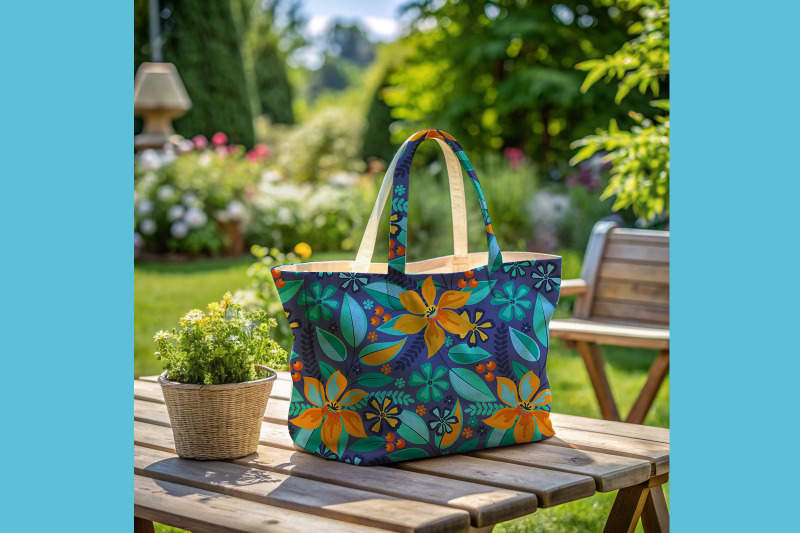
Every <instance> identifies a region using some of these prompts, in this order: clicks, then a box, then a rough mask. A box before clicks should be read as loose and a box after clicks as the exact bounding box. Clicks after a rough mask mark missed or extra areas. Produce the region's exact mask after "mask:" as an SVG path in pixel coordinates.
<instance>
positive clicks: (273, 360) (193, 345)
mask: <svg viewBox="0 0 800 533" xmlns="http://www.w3.org/2000/svg"><path fill="white" fill-rule="evenodd" d="M180 326H181V327H180V329H179V330H177V329H173V330H172V331H170V332H167V331H159V332H158V333H156V335H155V342H156V346H157V348H158V351H156V352H155V355H156V357H157V358H158V359H159V360H162V361H164V370H166V371H167V378H168V379H170V380H171V381H178V382H180V383H193V384H198V385H200V384H206V385H216V384H221V383H241V382H245V381H253V380H255V379H259V377H263V376H260V375H259V373H258V372H257V369H256V368H255V366H254V365H256V364H259V365H267V366H271V367H273V368H274V367H278V368H282V367H284V366H285V365H286V351H284V350H283V349H282V348H281V347H280V345H279V344H278V343H277V342H275V340H273V339H272V338H271V337H270V330H271V329H272V328H274V327H276V326H277V322H276V321H275V319H274V318H269V317H268V315H267V313H266V312H265V311H263V310H247V311H245V310H244V308H243V307H242V305H241V304H240V303H238V302H236V301H235V300H234V299H233V298H232V297H231V294H230V293H226V294H225V296H224V297H223V299H222V300H221V301H219V302H212V303H210V304H208V313H204V312H203V311H201V310H199V309H192V310H191V311H189V312H188V313H186V315H185V316H184V317H183V318H181V319H180Z"/></svg>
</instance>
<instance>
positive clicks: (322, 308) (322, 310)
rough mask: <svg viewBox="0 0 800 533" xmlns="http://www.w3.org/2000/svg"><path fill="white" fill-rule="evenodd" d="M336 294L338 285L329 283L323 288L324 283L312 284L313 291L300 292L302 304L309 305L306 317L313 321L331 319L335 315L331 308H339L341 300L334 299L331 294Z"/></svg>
mask: <svg viewBox="0 0 800 533" xmlns="http://www.w3.org/2000/svg"><path fill="white" fill-rule="evenodd" d="M334 294H336V287H335V286H333V285H328V286H327V287H325V290H324V291H323V290H322V283H320V282H316V283H312V284H311V292H308V291H303V292H301V293H300V299H299V303H300V305H307V306H309V307H308V309H307V310H306V318H308V319H309V320H311V321H312V322H316V321H317V320H319V319H320V317H321V318H322V319H323V320H330V319H331V318H332V317H333V313H332V312H331V309H338V308H339V302H337V301H336V300H333V299H332V298H331V296H333V295H334Z"/></svg>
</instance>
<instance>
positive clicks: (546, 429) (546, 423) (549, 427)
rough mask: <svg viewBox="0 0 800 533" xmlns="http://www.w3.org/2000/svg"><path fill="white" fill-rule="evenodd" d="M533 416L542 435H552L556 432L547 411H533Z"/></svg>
mask: <svg viewBox="0 0 800 533" xmlns="http://www.w3.org/2000/svg"><path fill="white" fill-rule="evenodd" d="M533 416H534V418H536V427H537V428H539V431H540V432H541V434H542V435H544V436H545V437H552V436H553V435H555V434H556V432H555V430H553V423H552V422H550V412H549V411H534V412H533Z"/></svg>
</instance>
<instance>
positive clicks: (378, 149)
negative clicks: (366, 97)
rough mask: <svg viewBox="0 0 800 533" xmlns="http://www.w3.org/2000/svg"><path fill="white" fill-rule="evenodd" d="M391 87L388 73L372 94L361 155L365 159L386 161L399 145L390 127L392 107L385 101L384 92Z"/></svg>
mask: <svg viewBox="0 0 800 533" xmlns="http://www.w3.org/2000/svg"><path fill="white" fill-rule="evenodd" d="M387 87H389V80H388V75H387V76H385V77H384V80H383V81H382V82H381V84H380V86H379V87H378V88H377V90H376V91H375V93H374V94H373V96H372V101H371V102H370V105H369V109H367V127H366V129H365V130H364V144H363V148H362V149H361V156H362V157H363V158H364V159H368V158H372V157H375V158H378V159H383V160H384V161H385V160H387V159H389V158H391V156H392V155H393V154H394V151H395V150H396V149H397V147H396V146H395V145H394V143H392V139H391V137H392V135H391V132H390V130H389V127H390V126H391V124H392V108H391V107H389V105H388V104H387V103H386V102H385V101H384V93H385V92H386V90H387Z"/></svg>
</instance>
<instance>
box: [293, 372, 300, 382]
mask: <svg viewBox="0 0 800 533" xmlns="http://www.w3.org/2000/svg"><path fill="white" fill-rule="evenodd" d="M301 379H303V376H301V375H300V372H292V381H300V380H301Z"/></svg>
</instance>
